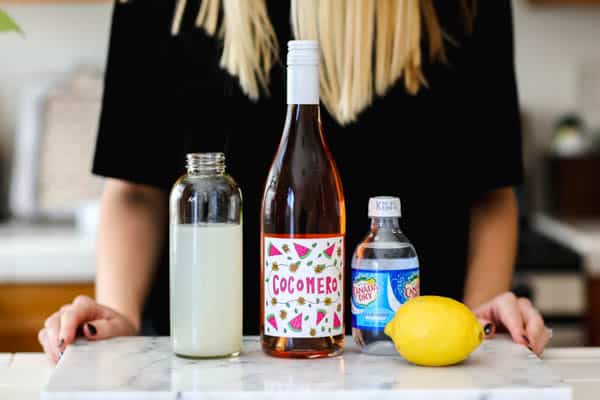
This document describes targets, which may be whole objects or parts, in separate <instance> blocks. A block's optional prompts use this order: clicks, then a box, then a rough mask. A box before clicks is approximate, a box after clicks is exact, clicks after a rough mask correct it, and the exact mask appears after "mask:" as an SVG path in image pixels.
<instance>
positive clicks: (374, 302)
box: [351, 257, 419, 330]
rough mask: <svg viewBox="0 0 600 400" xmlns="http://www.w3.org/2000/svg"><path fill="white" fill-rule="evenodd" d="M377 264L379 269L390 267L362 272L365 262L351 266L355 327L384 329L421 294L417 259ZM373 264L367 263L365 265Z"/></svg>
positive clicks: (382, 261)
mask: <svg viewBox="0 0 600 400" xmlns="http://www.w3.org/2000/svg"><path fill="white" fill-rule="evenodd" d="M376 261H377V263H378V264H379V265H380V266H388V267H391V268H390V269H386V270H372V269H361V267H362V265H361V264H362V263H363V262H365V261H364V260H363V261H362V262H360V261H359V262H357V263H356V264H355V265H352V303H351V304H352V327H353V328H358V329H364V330H383V329H384V328H385V326H386V324H387V323H388V322H389V321H390V320H391V319H392V318H393V317H394V314H395V313H396V311H397V310H398V308H400V306H402V304H404V303H406V302H407V301H408V300H410V299H411V298H413V297H415V296H418V295H419V262H418V260H417V258H416V257H415V258H412V259H406V260H376ZM372 262H373V260H368V261H366V264H369V263H372ZM394 267H397V268H394ZM392 268H394V269H392Z"/></svg>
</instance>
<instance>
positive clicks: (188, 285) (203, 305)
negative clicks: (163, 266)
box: [170, 153, 243, 358]
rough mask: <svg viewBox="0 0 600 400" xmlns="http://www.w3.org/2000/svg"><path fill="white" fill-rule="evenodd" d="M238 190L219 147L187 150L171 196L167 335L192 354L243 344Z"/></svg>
mask: <svg viewBox="0 0 600 400" xmlns="http://www.w3.org/2000/svg"><path fill="white" fill-rule="evenodd" d="M242 282H243V279H242V194H241V191H240V189H239V187H238V185H237V184H236V183H235V181H234V180H233V178H232V177H231V176H229V175H227V174H226V173H225V156H224V155H223V153H193V154H188V155H187V173H186V174H185V175H183V176H182V177H181V178H179V180H177V182H175V184H174V186H173V189H172V191H171V198H170V299H171V339H172V344H173V351H174V352H175V354H177V355H179V356H183V357H191V358H209V357H227V356H235V355H238V354H239V352H240V350H241V345H242Z"/></svg>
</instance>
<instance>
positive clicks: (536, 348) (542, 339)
mask: <svg viewBox="0 0 600 400" xmlns="http://www.w3.org/2000/svg"><path fill="white" fill-rule="evenodd" d="M473 312H474V313H475V315H476V316H477V318H478V319H479V322H480V323H481V324H482V326H483V327H484V331H485V334H486V337H487V338H490V337H491V336H493V335H494V332H495V331H496V330H497V328H499V327H504V328H506V330H507V331H508V332H509V333H510V335H511V336H512V338H513V340H514V341H515V342H517V343H520V344H522V345H524V346H527V347H528V348H529V349H530V350H531V351H533V352H534V353H535V354H537V355H538V356H539V355H540V354H542V352H543V351H544V347H546V344H548V342H549V341H550V338H551V333H552V331H551V330H550V329H548V328H546V326H545V325H544V319H543V318H542V316H541V315H540V313H539V311H537V310H536V309H535V308H534V307H533V305H532V304H531V301H529V299H527V298H525V297H519V298H517V296H515V295H514V294H513V293H512V292H506V293H503V294H501V295H499V296H496V297H494V298H493V299H492V300H490V301H488V302H487V303H485V304H482V305H480V306H478V307H476V308H474V309H473Z"/></svg>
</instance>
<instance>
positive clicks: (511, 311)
mask: <svg viewBox="0 0 600 400" xmlns="http://www.w3.org/2000/svg"><path fill="white" fill-rule="evenodd" d="M494 313H495V315H496V319H497V320H499V321H500V322H502V325H504V327H506V329H507V330H508V332H509V333H510V335H511V336H512V339H513V340H514V341H515V342H516V343H519V344H522V345H524V346H527V345H528V344H529V343H527V338H526V337H525V329H524V323H523V317H522V316H521V310H520V308H519V304H518V302H517V297H516V296H515V295H514V294H512V293H510V292H508V293H505V294H504V295H502V296H500V297H498V300H497V301H496V302H495V304H494Z"/></svg>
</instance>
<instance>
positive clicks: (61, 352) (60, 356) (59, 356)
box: [58, 351, 64, 361]
mask: <svg viewBox="0 0 600 400" xmlns="http://www.w3.org/2000/svg"><path fill="white" fill-rule="evenodd" d="M63 354H64V352H63V351H59V352H58V360H59V361H60V359H61V358H62V356H63Z"/></svg>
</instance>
